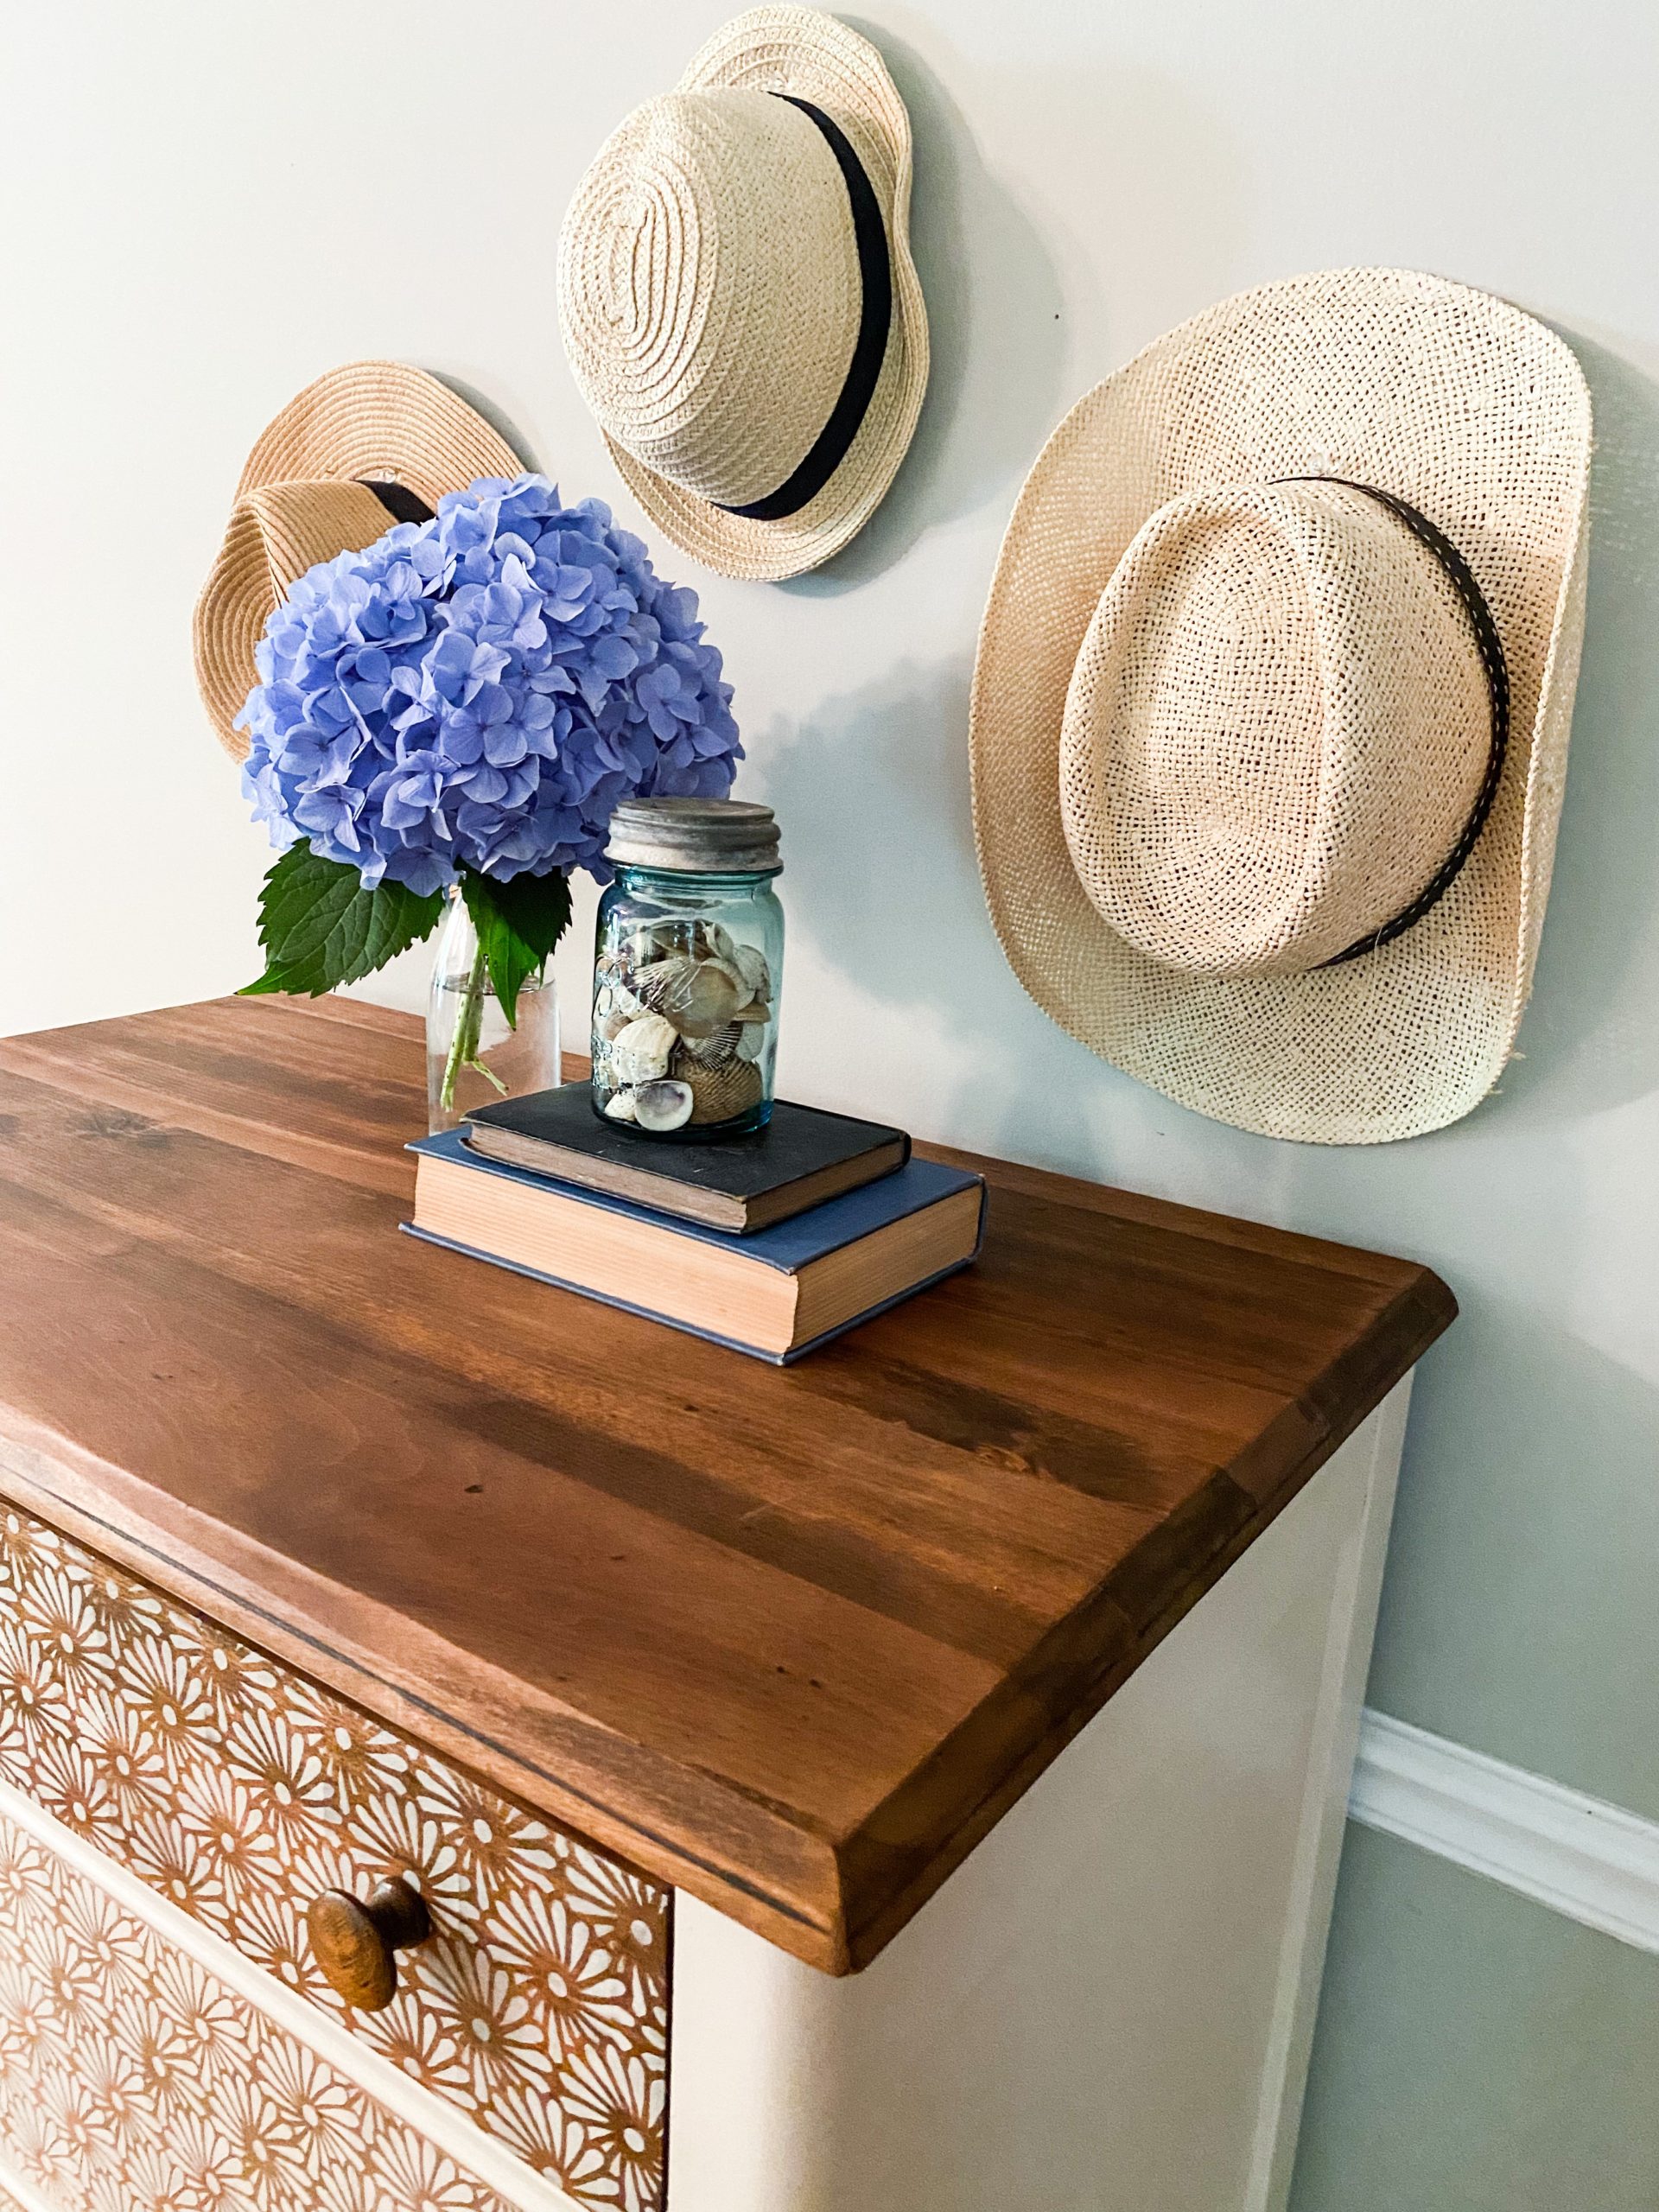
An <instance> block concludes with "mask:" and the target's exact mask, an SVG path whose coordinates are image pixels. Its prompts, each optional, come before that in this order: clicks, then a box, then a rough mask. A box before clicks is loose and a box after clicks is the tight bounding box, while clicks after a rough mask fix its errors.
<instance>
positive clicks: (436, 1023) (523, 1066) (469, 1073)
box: [426, 889, 560, 1131]
mask: <svg viewBox="0 0 1659 2212" xmlns="http://www.w3.org/2000/svg"><path fill="white" fill-rule="evenodd" d="M559 1079H560V1077H559V994H558V987H557V985H556V982H555V981H554V978H553V966H552V963H551V961H549V962H547V963H545V964H544V966H543V969H542V971H541V973H540V974H539V975H537V976H530V977H529V978H528V979H527V980H526V982H525V983H524V988H523V989H522V990H521V991H520V992H519V994H518V1024H517V1027H514V1028H509V1027H508V1026H507V1018H506V1016H505V1014H503V1013H502V1011H501V1007H500V1005H499V1001H498V1000H497V998H496V995H495V994H494V992H493V990H492V989H491V988H490V979H489V975H488V972H487V970H486V967H485V963H484V954H483V950H482V948H481V946H480V944H479V941H478V931H476V930H475V929H474V926H473V918H472V916H471V915H470V914H469V913H468V912H467V902H466V900H465V899H463V898H462V897H461V893H460V891H459V889H454V890H452V891H451V892H450V893H449V894H448V899H446V901H445V904H444V910H443V919H442V922H440V923H439V925H438V931H437V938H436V951H435V956H434V958H433V962H432V988H431V993H430V995H429V998H428V1000H427V1006H426V1125H427V1128H428V1129H429V1130H434V1131H435V1130H438V1129H453V1128H454V1127H455V1126H456V1124H457V1123H458V1122H462V1121H464V1120H465V1119H466V1117H467V1115H468V1114H470V1113H473V1112H474V1111H475V1110H476V1109H477V1108H479V1107H480V1106H487V1105H489V1104H491V1103H492V1102H493V1101H494V1100H495V1099H498V1098H509V1097H513V1096H519V1095H522V1094H523V1093H524V1092H526V1091H531V1090H552V1089H553V1087H554V1086H555V1085H556V1084H557V1083H558V1081H559Z"/></svg>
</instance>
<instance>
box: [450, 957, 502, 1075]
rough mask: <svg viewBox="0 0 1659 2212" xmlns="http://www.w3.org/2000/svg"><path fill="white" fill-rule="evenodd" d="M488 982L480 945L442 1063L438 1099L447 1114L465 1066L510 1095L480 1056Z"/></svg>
mask: <svg viewBox="0 0 1659 2212" xmlns="http://www.w3.org/2000/svg"><path fill="white" fill-rule="evenodd" d="M487 981H488V976H487V972H486V967H485V961H484V948H483V946H482V945H481V944H480V946H479V948H478V950H477V951H476V952H475V953H474V955H473V965H472V971H471V973H470V974H469V975H468V976H467V982H466V987H465V988H464V989H463V990H462V993H461V1009H460V1011H459V1013H458V1014H456V1016H455V1033H454V1036H453V1037H452V1038H451V1039H450V1040H449V1057H448V1059H447V1060H445V1062H444V1064H443V1089H442V1091H441V1092H440V1093H439V1100H440V1103H441V1104H442V1107H443V1110H444V1112H445V1113H446V1114H453V1113H454V1110H455V1085H456V1084H457V1083H458V1082H459V1081H460V1080H461V1070H462V1069H463V1068H472V1069H474V1070H475V1071H476V1072H477V1073H478V1074H480V1075H481V1076H482V1077H484V1080H485V1081H486V1083H491V1084H494V1086H495V1088H496V1090H498V1091H499V1093H500V1095H501V1096H502V1097H503V1098H505V1096H506V1095H507V1086H506V1084H505V1083H503V1082H502V1080H501V1078H500V1077H499V1075H497V1073H496V1071H495V1070H494V1069H493V1067H489V1066H487V1065H486V1064H485V1062H484V1061H483V1060H481V1059H480V1058H479V1056H478V1045H479V1039H480V1036H481V1034H482V1033H483V1028H484V993H485V988H486V983H487Z"/></svg>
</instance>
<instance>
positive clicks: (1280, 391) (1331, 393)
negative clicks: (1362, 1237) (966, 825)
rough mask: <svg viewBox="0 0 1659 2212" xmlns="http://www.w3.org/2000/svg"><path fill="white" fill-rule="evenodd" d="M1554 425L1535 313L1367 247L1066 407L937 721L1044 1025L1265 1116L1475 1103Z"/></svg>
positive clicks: (1335, 1120)
mask: <svg viewBox="0 0 1659 2212" xmlns="http://www.w3.org/2000/svg"><path fill="white" fill-rule="evenodd" d="M1590 448H1591V420H1590V398H1589V393H1588V391H1587V389H1586V385H1585V381H1584V378H1583V374H1582V372H1581V371H1580V368H1579V365H1578V363H1577V362H1576V360H1575V359H1573V354H1572V353H1571V352H1570V351H1569V350H1568V348H1567V346H1565V345H1564V344H1563V343H1562V342H1561V340H1560V339H1559V338H1557V337H1556V336H1555V335H1554V334H1553V333H1552V332H1550V331H1549V330H1548V329H1546V328H1545V327H1543V325H1542V324H1541V323H1539V322H1537V321H1534V320H1533V319H1532V318H1531V317H1530V316H1529V315H1523V314H1522V313H1521V312H1520V311H1519V310H1518V309H1516V308H1513V307H1511V306H1510V305H1508V304H1507V303H1506V302H1503V301H1501V300H1497V299H1494V298H1492V297H1491V296H1489V295H1487V294H1484V293H1482V292H1478V291H1473V290H1471V289H1468V288H1467V287H1465V286H1464V285H1460V284H1454V283H1447V282H1446V281H1445V280H1443V279H1441V278H1439V277H1429V276H1423V275H1419V274H1414V273H1412V272H1409V271H1404V270H1376V269H1358V270H1335V271H1332V272H1328V273H1325V274H1321V275H1316V276H1309V277H1294V278H1292V279H1290V280H1289V281H1287V282H1285V283H1274V284H1268V285H1265V286H1263V287H1262V288H1261V289H1258V290H1255V291H1250V292H1245V293H1243V294H1241V295H1240V296H1237V297H1236V298H1235V299H1231V300H1229V301H1227V302H1224V304H1222V305H1221V306H1219V307H1216V308H1211V309H1210V310H1209V311H1208V312H1207V313H1205V314H1204V315H1198V317H1196V318H1195V319H1194V320H1193V321H1191V322H1188V323H1185V324H1183V325H1182V326H1181V327H1180V328H1179V329H1178V330H1174V331H1173V332H1171V333H1170V334H1168V335H1167V336H1166V337H1164V338H1160V340H1157V341H1156V343H1155V344H1154V345H1152V346H1149V347H1148V348H1147V351H1146V352H1145V353H1141V354H1140V355H1138V356H1137V357H1136V359H1134V360H1133V361H1131V362H1130V363H1129V364H1128V366H1127V367H1126V368H1123V369H1122V370H1120V371H1119V372H1117V374H1116V375H1115V376H1112V377H1109V378H1107V379H1106V381H1105V382H1104V383H1103V384H1101V385H1096V388H1095V389H1094V390H1093V391H1090V392H1089V393H1088V394H1087V395H1086V396H1085V397H1084V398H1083V399H1082V400H1081V401H1079V402H1078V404H1077V406H1076V407H1075V408H1073V410H1071V414H1070V415H1068V416H1066V418H1065V421H1064V422H1063V423H1061V425H1060V427H1059V429H1058V430H1057V431H1056V432H1055V433H1054V435H1053V436H1052V438H1051V439H1050V441H1049V442H1048V444H1047V445H1046V448H1044V450H1043V452H1042V454H1041V455H1040V456H1039V459H1038V461H1037V463H1036V465H1035V467H1033V470H1032V472H1031V474H1030V476H1029V478H1028V479H1027V482H1026V486H1025V488H1024V490H1023V492H1022V493H1021V494H1020V500H1019V504H1018V505H1017V506H1016V507H1015V509H1014V517H1013V519H1012V521H1011V522H1010V524H1009V526H1008V531H1007V537H1006V539H1005V540H1004V543H1003V546H1002V551H1001V557H1000V559H999V562H998V564H997V569H996V575H995V582H994V583H993V585H992V588H991V594H990V599H989V602H988V607H987V609H986V613H985V618H984V623H983V626H982V632H981V635H980V643H979V654H978V660H977V664H976V671H975V678H974V690H973V705H972V715H971V723H972V734H971V752H972V772H973V793H974V821H975V830H976V839H977V842H978V848H979V856H980V865H981V869H982V874H983V878H984V883H985V890H986V896H987V899H988V903H989V906H990V911H991V916H992V919H993V921H994V923H995V927H996V931H997V933H998V936H999V937H1000V938H1001V942H1002V945H1003V948H1004V950H1005V951H1006V952H1007V957H1008V959H1009V961H1010V963H1012V965H1013V967H1014V972H1015V973H1016V975H1017V976H1019V977H1020V982H1022V983H1023V984H1024V985H1025V987H1026V988H1027V990H1028V991H1029V992H1030V993H1031V995H1032V996H1033V998H1034V999H1035V1000H1036V1001H1037V1002H1038V1004H1039V1006H1041V1007H1043V1008H1044V1009H1045V1011H1046V1012H1047V1013H1048V1014H1050V1015H1052V1018H1053V1019H1054V1020H1056V1021H1058V1023H1059V1024H1060V1025H1061V1027H1064V1028H1065V1029H1067V1030H1069V1031H1070V1032H1071V1034H1072V1035H1073V1036H1074V1037H1077V1038H1078V1039H1081V1040H1082V1042H1083V1043H1084V1044H1085V1045H1087V1046H1090V1049H1091V1050H1092V1051H1094V1052H1097V1053H1099V1054H1100V1055H1101V1056H1102V1058H1105V1059H1107V1060H1109V1061H1111V1062H1113V1063H1114V1064H1115V1065H1117V1066H1119V1067H1121V1068H1123V1069H1125V1070H1127V1071H1128V1073H1130V1074H1131V1075H1134V1076H1136V1077H1139V1078H1140V1079H1141V1081H1142V1082H1144V1083H1147V1084H1151V1085H1153V1086H1154V1088H1155V1089H1156V1090H1160V1091H1162V1092H1164V1093H1165V1094H1166V1096H1169V1097H1171V1098H1174V1099H1177V1100H1179V1102H1180V1103H1182V1104H1183V1105H1185V1106H1190V1107H1192V1108H1194V1109H1196V1110H1197V1111H1198V1112H1199V1113H1202V1114H1206V1115H1209V1116H1211V1117H1212V1118H1213V1119H1215V1120H1217V1121H1220V1122H1230V1123H1232V1124H1234V1125H1235V1126H1236V1127H1237V1128H1243V1129H1250V1130H1255V1131H1257V1132H1259V1133H1261V1134H1262V1135H1268V1136H1275V1137H1287V1138H1294V1139H1299V1140H1301V1141H1305V1142H1310V1143H1320V1144H1371V1143H1379V1142H1383V1141H1387V1140H1389V1139H1392V1138H1398V1137H1409V1136H1414V1135H1420V1134H1421V1133H1423V1132H1424V1131H1427V1130H1430V1129H1434V1128H1441V1127H1443V1126H1444V1125H1446V1123H1448V1122H1453V1121H1456V1120H1457V1119H1458V1118H1459V1116H1461V1115H1464V1114H1466V1113H1467V1112H1468V1111H1469V1110H1470V1109H1471V1108H1472V1107H1473V1106H1475V1105H1476V1104H1477V1103H1478V1102H1479V1101H1480V1100H1481V1099H1482V1098H1483V1097H1484V1096H1485V1095H1486V1094H1487V1092H1488V1091H1489V1090H1491V1088H1492V1086H1493V1084H1495V1083H1496V1082H1497V1078H1498V1077H1499V1075H1500V1074H1501V1072H1502V1071H1503V1066H1504V1064H1505V1062H1506V1061H1507V1059H1508V1058H1509V1057H1510V1052H1511V1050H1512V1048H1513V1046H1514V1043H1515V1037H1516V1028H1517V1027H1518V1025H1519V1022H1520V1019H1521V1015H1522V1011H1523V1009H1524V1007H1525V1006H1526V1002H1527V997H1528V994H1529V990H1530V988H1531V981H1532V974H1533V967H1534V963H1535V958H1536V956H1537V950H1538V942H1539V934H1540V931H1541V927H1542V925H1543V918H1544V906H1545V901H1546V899H1547V897H1548V890H1549V878H1550V868H1551V861H1552V859H1553V855H1554V844H1555V831H1556V823H1557V821H1558V818H1559V816H1560V804H1561V794H1562V787H1563V784H1564V780H1565V776H1566V769H1567V737H1568V729H1569V724H1570V720H1571V715H1572V702H1573V688H1574V685H1575V683H1576V681H1577V675H1578V664H1579V649H1580V641H1581V638H1582V634H1583V626H1584V590H1585V563H1586V494H1587V489H1588V480H1589V467H1590Z"/></svg>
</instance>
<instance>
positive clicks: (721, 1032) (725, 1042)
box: [675, 1021, 748, 1068]
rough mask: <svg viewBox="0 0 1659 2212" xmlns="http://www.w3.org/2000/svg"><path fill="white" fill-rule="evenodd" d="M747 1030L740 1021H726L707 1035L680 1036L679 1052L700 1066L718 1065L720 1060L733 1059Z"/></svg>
mask: <svg viewBox="0 0 1659 2212" xmlns="http://www.w3.org/2000/svg"><path fill="white" fill-rule="evenodd" d="M747 1034H748V1032H747V1030H746V1029H745V1028H744V1027H743V1026H742V1024H741V1022H737V1021H728V1023H727V1024H726V1025H725V1027H723V1028H721V1029H715V1030H712V1031H711V1032H710V1033H709V1035H708V1036H707V1037H682V1038H681V1039H680V1045H679V1052H677V1053H676V1054H675V1058H676V1059H677V1058H679V1057H680V1055H681V1053H683V1054H685V1055H686V1056H687V1057H688V1058H690V1059H694V1060H696V1061H698V1062H699V1063H700V1064H701V1065H702V1066H704V1067H708V1068H712V1067H718V1066H719V1065H720V1064H721V1061H722V1060H734V1059H735V1058H737V1056H738V1052H739V1050H740V1048H741V1044H742V1040H743V1039H744V1038H745V1037H746V1036H747Z"/></svg>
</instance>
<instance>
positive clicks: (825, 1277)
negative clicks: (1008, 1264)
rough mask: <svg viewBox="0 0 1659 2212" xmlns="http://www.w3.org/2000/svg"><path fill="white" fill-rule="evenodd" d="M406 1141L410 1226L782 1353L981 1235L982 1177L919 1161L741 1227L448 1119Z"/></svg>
mask: <svg viewBox="0 0 1659 2212" xmlns="http://www.w3.org/2000/svg"><path fill="white" fill-rule="evenodd" d="M409 1148H410V1151H411V1152H412V1153H414V1154H416V1160H417V1162H418V1165H417V1167H416V1178H415V1218H414V1219H413V1221H406V1222H404V1224H402V1225H403V1227H404V1229H405V1230H407V1231H408V1232H409V1233H410V1236H421V1237H424V1238H425V1239H426V1240H427V1241H428V1242H429V1243H434V1244H442V1245H446V1246H448V1248H449V1249H451V1250H452V1251H457V1252H464V1253H466V1254H467V1255H468V1256H469V1257H471V1258H474V1259H479V1260H489V1261H492V1262H494V1263H495V1265H496V1266H498V1267H504V1268H512V1269H513V1270H514V1271H515V1272H516V1273H518V1274H524V1275H530V1276H532V1277H533V1278H534V1279H535V1280H536V1281H539V1282H546V1283H550V1284H552V1285H553V1286H554V1287H555V1288H556V1289H559V1290H574V1291H579V1292H581V1293H582V1295H583V1296H584V1297H588V1298H596V1299H599V1300H602V1301H603V1303H605V1304H606V1305H607V1306H620V1307H622V1308H623V1309H624V1310H625V1311H626V1312H627V1313H641V1314H644V1315H645V1316H646V1317H647V1318H648V1319H652V1320H657V1321H665V1322H667V1323H668V1324H669V1325H670V1326H671V1327H672V1328H676V1329H685V1330H689V1331H690V1333H691V1334H692V1335H694V1336H700V1337H707V1338H710V1339H711V1340H712V1341H713V1342H714V1343H715V1344H728V1345H729V1346H730V1347H731V1348H732V1349H733V1350H734V1351H745V1352H748V1353H751V1354H752V1355H753V1357H756V1358H758V1359H768V1360H772V1361H773V1362H775V1363H779V1364H784V1363H787V1362H789V1361H791V1360H795V1359H799V1358H800V1357H801V1356H802V1354H803V1353H804V1352H809V1351H813V1350H814V1349H815V1348H816V1347H817V1345H819V1344H826V1343H828V1341H829V1338H832V1337H837V1336H840V1335H841V1334H842V1332H843V1331H845V1330H847V1329H850V1328H853V1327H855V1325H857V1324H858V1323H859V1322H860V1321H867V1320H868V1319H870V1318H871V1316H872V1315H874V1314H876V1313H884V1312H885V1311H886V1310H887V1307H888V1306H896V1305H897V1304H898V1303H899V1300H900V1299H904V1298H909V1297H911V1296H912V1295H913V1294H915V1293H916V1292H917V1291H918V1290H925V1289H926V1288H927V1287H928V1286H929V1285H930V1284H931V1283H935V1282H938V1281H940V1279H941V1278H942V1277H943V1276H945V1275H948V1274H955V1272H956V1271H957V1268H965V1267H967V1266H968V1265H969V1262H971V1261H972V1260H974V1259H975V1258H976V1256H977V1254H978V1251H979V1247H980V1242H981V1239H982V1236H983V1233H984V1222H985V1185H984V1184H983V1182H982V1180H981V1179H980V1178H979V1177H978V1176H977V1175H969V1174H966V1173H963V1171H962V1170H961V1169H960V1168H956V1167H942V1166H938V1164H937V1163H935V1162H934V1161H932V1160H910V1161H909V1162H908V1163H907V1164H906V1166H903V1167H901V1168H899V1170H898V1171H897V1172H896V1173H893V1174H891V1175H887V1176H884V1177H883V1178H882V1179H880V1182H876V1183H870V1184H867V1185H865V1186H864V1187H863V1188H862V1189H861V1190H856V1191H849V1192H845V1193H844V1194H843V1195H842V1197H840V1198H829V1199H827V1200H826V1201H825V1202H824V1204H823V1205H819V1206H814V1207H813V1208H812V1209H811V1211H810V1212H807V1213H803V1214H796V1215H794V1216H792V1217H791V1218H790V1219H789V1220H787V1221H780V1222H777V1223H775V1224H773V1225H772V1227H771V1228H768V1229H762V1230H756V1231H755V1232H754V1233H753V1235H751V1236H741V1237H739V1236H733V1235H731V1234H730V1233H729V1232H728V1231H725V1230H718V1229H710V1228H708V1227H705V1226H704V1225H702V1224H700V1223H697V1222H691V1221H686V1220H683V1219H682V1218H680V1217H677V1216H676V1215H673V1214H667V1213H659V1212H657V1211H654V1210H653V1209H652V1208H650V1207H646V1206H640V1205H632V1204H630V1203H629V1201H627V1200H626V1199H625V1198H612V1197H609V1196H607V1194H605V1193H604V1192H599V1191H590V1190H586V1189H583V1188H582V1187H581V1186H580V1185H577V1184H574V1183H559V1182H555V1181H553V1180H551V1179H550V1178H549V1177H547V1176H545V1175H540V1174H532V1173H530V1172H528V1171H527V1170H526V1169H524V1168H521V1167H512V1166H507V1165H506V1164H505V1163H504V1162H502V1161H499V1160H486V1159H485V1158H484V1157H483V1156H482V1155H481V1154H479V1153H477V1152H475V1151H474V1150H473V1148H472V1147H470V1146H469V1145H467V1143H466V1142H465V1141H463V1140H462V1138H461V1135H460V1133H459V1131H456V1130H450V1131H448V1132H446V1133H445V1134H444V1135H441V1136H433V1137H423V1138H422V1139H421V1140H420V1141H418V1142H417V1143H415V1144H412V1145H410V1147H409Z"/></svg>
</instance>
